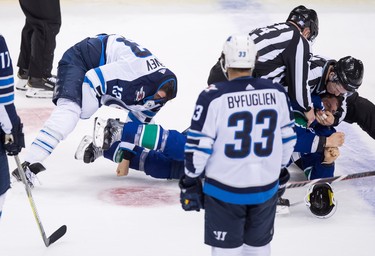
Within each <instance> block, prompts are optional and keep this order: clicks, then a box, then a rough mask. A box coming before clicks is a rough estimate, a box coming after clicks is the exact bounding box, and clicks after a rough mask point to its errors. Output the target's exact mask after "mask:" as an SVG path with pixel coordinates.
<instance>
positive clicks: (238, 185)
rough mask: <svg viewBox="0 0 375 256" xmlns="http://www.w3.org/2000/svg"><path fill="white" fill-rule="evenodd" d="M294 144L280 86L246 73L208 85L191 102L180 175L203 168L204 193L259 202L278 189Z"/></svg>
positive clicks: (290, 117) (286, 100)
mask: <svg viewBox="0 0 375 256" xmlns="http://www.w3.org/2000/svg"><path fill="white" fill-rule="evenodd" d="M295 142H296V134H295V132H294V118H293V113H292V109H291V106H290V102H289V98H288V96H287V94H286V92H285V90H284V88H283V87H282V86H281V85H279V84H274V83H272V81H270V80H266V79H257V78H252V77H245V78H238V79H235V80H232V81H229V82H221V83H216V84H213V85H210V87H209V88H207V89H206V90H205V91H203V92H202V93H201V94H200V95H199V98H198V100H197V103H196V106H195V112H194V114H193V117H192V121H191V126H190V129H189V131H188V137H187V143H186V146H185V173H186V175H188V176H190V177H193V178H194V177H197V176H200V175H201V174H202V173H203V172H205V183H204V192H205V193H206V194H208V195H211V196H213V197H216V198H218V199H220V200H223V201H226V202H229V203H234V204H259V203H263V202H265V201H266V200H268V199H270V198H271V197H272V196H273V195H274V194H275V193H276V192H277V189H278V179H279V174H280V169H281V168H282V167H284V166H286V164H287V163H288V162H289V159H290V157H291V154H292V152H293V149H294V145H295Z"/></svg>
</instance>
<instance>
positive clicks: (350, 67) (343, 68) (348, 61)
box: [333, 56, 363, 92]
mask: <svg viewBox="0 0 375 256" xmlns="http://www.w3.org/2000/svg"><path fill="white" fill-rule="evenodd" d="M333 71H334V72H335V74H336V76H337V79H338V81H339V82H340V83H341V84H342V86H343V87H344V88H345V90H347V91H349V92H353V91H355V90H357V89H358V87H359V86H360V85H361V84H362V79H363V63H362V61H360V60H357V59H355V58H353V57H351V56H346V57H344V58H341V59H339V61H338V62H337V63H336V64H335V66H334V69H333Z"/></svg>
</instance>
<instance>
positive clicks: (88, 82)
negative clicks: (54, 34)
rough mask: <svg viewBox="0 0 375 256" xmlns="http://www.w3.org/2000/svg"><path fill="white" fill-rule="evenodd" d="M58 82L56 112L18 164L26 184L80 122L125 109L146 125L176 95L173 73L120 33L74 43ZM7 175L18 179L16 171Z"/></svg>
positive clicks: (133, 117)
mask: <svg viewBox="0 0 375 256" xmlns="http://www.w3.org/2000/svg"><path fill="white" fill-rule="evenodd" d="M57 79H58V81H57V84H56V88H55V93H54V96H53V102H54V103H55V104H56V108H55V109H54V111H53V112H52V114H51V116H50V117H49V119H48V120H47V121H46V122H45V124H44V127H43V128H42V130H41V131H40V133H39V134H38V136H37V137H36V139H35V140H34V141H33V143H32V144H31V146H30V148H29V151H28V154H27V155H26V156H25V162H24V163H23V167H24V168H26V172H27V174H29V175H28V176H29V181H30V182H31V183H32V180H33V178H35V175H36V174H37V173H38V172H40V171H41V170H43V169H44V167H43V166H42V165H41V164H40V163H41V162H42V161H44V160H45V159H46V158H47V157H48V156H49V155H50V154H51V153H52V152H53V150H54V149H55V147H56V146H57V145H58V143H59V142H60V141H61V140H63V139H65V138H66V137H67V136H68V134H70V133H71V132H72V131H73V130H74V128H75V126H76V124H77V123H78V121H79V119H88V118H90V117H91V116H92V115H93V114H94V113H95V112H96V111H97V110H98V109H99V108H100V107H101V106H102V105H107V106H113V107H117V108H122V109H126V110H127V111H129V115H128V117H129V118H130V119H131V120H133V121H137V122H139V123H149V122H150V121H151V120H152V118H153V117H154V116H155V115H156V114H157V113H158V111H159V110H160V109H161V108H162V107H163V106H164V104H165V103H166V102H167V101H169V100H171V99H173V98H175V97H176V93H177V79H176V76H175V75H174V73H173V72H172V71H170V70H169V69H168V68H166V67H165V66H164V65H163V64H162V63H161V62H160V61H159V60H158V58H157V57H156V56H154V55H153V54H152V53H151V52H150V51H149V50H147V49H146V48H144V47H141V46H140V45H138V44H137V43H135V42H134V41H131V40H129V39H127V38H125V37H123V36H120V35H106V34H100V35H97V36H95V37H90V38H86V39H84V40H83V41H81V42H79V43H77V44H75V45H74V46H73V47H71V48H70V49H68V50H67V51H66V52H65V53H64V55H63V57H62V59H61V60H60V62H59V65H58V72H57ZM12 174H13V176H15V177H16V178H17V179H18V180H20V176H19V174H18V171H17V170H15V171H13V172H12Z"/></svg>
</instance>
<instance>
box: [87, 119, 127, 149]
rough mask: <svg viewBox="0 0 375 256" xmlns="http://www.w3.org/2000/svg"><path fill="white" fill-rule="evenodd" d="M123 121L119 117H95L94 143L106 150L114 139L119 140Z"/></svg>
mask: <svg viewBox="0 0 375 256" xmlns="http://www.w3.org/2000/svg"><path fill="white" fill-rule="evenodd" d="M123 125H124V124H123V123H121V122H120V120H119V119H112V118H110V119H108V120H107V121H105V120H104V119H101V118H98V117H97V118H95V125H94V145H95V146H96V147H100V148H102V149H103V150H107V149H109V148H110V147H111V145H112V144H113V143H114V142H115V141H120V140H121V136H122V128H123Z"/></svg>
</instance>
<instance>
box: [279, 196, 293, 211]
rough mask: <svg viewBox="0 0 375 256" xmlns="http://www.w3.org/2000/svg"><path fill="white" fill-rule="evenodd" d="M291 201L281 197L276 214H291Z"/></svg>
mask: <svg viewBox="0 0 375 256" xmlns="http://www.w3.org/2000/svg"><path fill="white" fill-rule="evenodd" d="M289 207H290V202H289V199H286V198H281V197H279V198H278V199H277V204H276V214H289V213H290V211H289Z"/></svg>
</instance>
